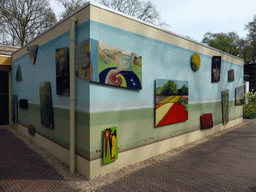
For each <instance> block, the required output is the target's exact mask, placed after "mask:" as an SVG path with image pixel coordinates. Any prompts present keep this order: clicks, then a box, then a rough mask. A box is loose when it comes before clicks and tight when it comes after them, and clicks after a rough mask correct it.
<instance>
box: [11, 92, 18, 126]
mask: <svg viewBox="0 0 256 192" xmlns="http://www.w3.org/2000/svg"><path fill="white" fill-rule="evenodd" d="M12 121H13V122H14V123H15V124H18V95H12Z"/></svg>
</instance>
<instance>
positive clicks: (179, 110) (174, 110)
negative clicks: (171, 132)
mask: <svg viewBox="0 0 256 192" xmlns="http://www.w3.org/2000/svg"><path fill="white" fill-rule="evenodd" d="M186 120H188V112H187V111H186V108H185V107H184V106H183V105H181V104H180V103H174V104H173V106H172V107H171V109H169V111H168V112H167V113H166V115H165V116H164V117H163V119H162V120H161V121H160V122H159V123H158V124H157V126H161V125H168V124H172V123H177V122H181V121H186Z"/></svg>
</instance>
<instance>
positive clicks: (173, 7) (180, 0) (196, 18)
mask: <svg viewBox="0 0 256 192" xmlns="http://www.w3.org/2000/svg"><path fill="white" fill-rule="evenodd" d="M151 1H152V2H153V3H154V4H155V5H156V6H157V7H156V8H157V10H158V11H159V12H160V17H161V18H162V20H163V21H165V22H166V23H167V24H169V25H170V27H169V28H167V30H169V31H171V32H174V33H176V34H178V35H182V36H189V37H191V38H192V39H194V40H196V41H198V42H201V41H202V39H203V35H204V34H205V33H206V32H208V31H210V32H212V33H220V32H224V33H228V32H232V31H235V32H237V34H238V35H239V36H240V37H246V34H247V31H245V30H244V28H245V25H246V24H247V23H248V22H250V21H252V20H253V17H254V15H256V9H255V7H256V1H253V0H243V1H242V0H239V1H238V0H233V1H231V0H229V1H227V0H214V1H210V0H168V1H166V0H151ZM50 4H51V6H52V8H53V9H54V11H55V13H60V12H61V9H63V7H62V6H61V5H59V4H57V3H56V1H55V0H50Z"/></svg>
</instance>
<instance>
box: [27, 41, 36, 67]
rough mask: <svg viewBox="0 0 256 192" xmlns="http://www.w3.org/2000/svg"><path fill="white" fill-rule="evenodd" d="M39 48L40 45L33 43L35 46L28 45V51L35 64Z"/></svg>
mask: <svg viewBox="0 0 256 192" xmlns="http://www.w3.org/2000/svg"><path fill="white" fill-rule="evenodd" d="M37 49H38V45H33V46H30V47H27V51H28V54H29V57H30V59H31V61H32V63H33V65H34V64H35V62H36V54H37Z"/></svg>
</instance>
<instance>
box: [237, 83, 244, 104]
mask: <svg viewBox="0 0 256 192" xmlns="http://www.w3.org/2000/svg"><path fill="white" fill-rule="evenodd" d="M243 104H244V86H241V87H237V88H236V102H235V105H243Z"/></svg>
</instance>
